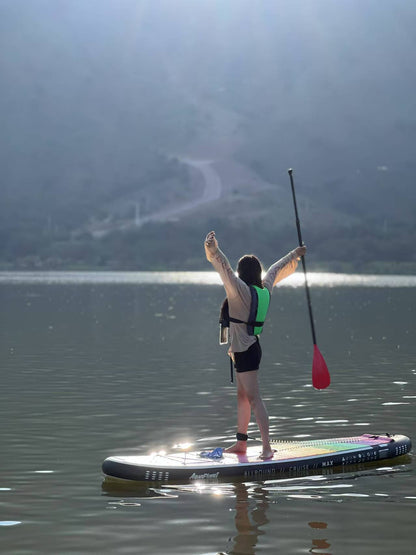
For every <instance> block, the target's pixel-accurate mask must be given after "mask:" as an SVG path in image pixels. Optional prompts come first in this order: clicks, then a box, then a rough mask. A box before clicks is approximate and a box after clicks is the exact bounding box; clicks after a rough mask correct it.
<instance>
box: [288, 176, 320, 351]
mask: <svg viewBox="0 0 416 555" xmlns="http://www.w3.org/2000/svg"><path fill="white" fill-rule="evenodd" d="M288 174H289V177H290V186H291V188H292V197H293V206H294V208H295V217H296V228H297V230H298V239H299V246H300V247H303V245H304V243H303V240H302V231H301V229H300V220H299V213H298V205H297V202H296V194H295V184H294V182H293V170H292V169H289V170H288ZM301 260H302V267H303V273H304V275H305V291H306V299H307V301H308V310H309V320H310V322H311V330H312V340H313V344H314V345H316V333H315V324H314V323H313V314H312V302H311V295H310V292H309V285H308V276H307V273H306V263H305V257H304V256H302V257H301Z"/></svg>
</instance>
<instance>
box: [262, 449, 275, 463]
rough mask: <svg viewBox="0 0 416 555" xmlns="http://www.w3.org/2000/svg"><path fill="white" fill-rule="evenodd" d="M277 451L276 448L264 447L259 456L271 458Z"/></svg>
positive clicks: (264, 458)
mask: <svg viewBox="0 0 416 555" xmlns="http://www.w3.org/2000/svg"><path fill="white" fill-rule="evenodd" d="M275 452H276V450H275V449H263V451H262V452H261V455H260V457H259V458H260V459H263V460H267V459H271V458H273V455H274V453H275Z"/></svg>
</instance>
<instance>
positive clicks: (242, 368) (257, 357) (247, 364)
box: [234, 338, 262, 372]
mask: <svg viewBox="0 0 416 555" xmlns="http://www.w3.org/2000/svg"><path fill="white" fill-rule="evenodd" d="M261 354H262V353H261V347H260V342H259V340H258V338H256V342H255V343H253V345H251V346H250V347H249V348H248V349H247V351H241V352H240V353H234V359H235V361H234V367H235V370H236V372H250V371H251V370H258V369H259V366H260V361H261Z"/></svg>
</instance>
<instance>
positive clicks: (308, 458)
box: [102, 434, 411, 482]
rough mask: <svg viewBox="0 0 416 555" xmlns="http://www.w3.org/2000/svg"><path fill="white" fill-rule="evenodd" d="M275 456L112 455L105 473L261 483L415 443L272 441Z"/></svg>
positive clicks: (253, 451) (386, 439)
mask: <svg viewBox="0 0 416 555" xmlns="http://www.w3.org/2000/svg"><path fill="white" fill-rule="evenodd" d="M272 447H273V448H274V449H275V453H274V455H273V457H272V458H270V459H267V460H262V459H261V458H260V457H259V455H260V451H261V446H260V445H257V446H250V447H248V448H247V453H246V454H245V455H237V454H231V453H224V452H222V449H220V448H217V449H214V451H212V452H202V453H201V452H179V453H166V454H165V453H157V454H152V455H138V456H113V457H108V458H107V459H105V461H104V463H103V465H102V470H103V472H104V474H105V475H106V476H108V477H111V478H117V479H122V480H134V481H139V482H174V481H188V480H191V481H192V480H212V479H214V480H215V479H221V478H233V477H235V478H238V477H240V478H248V479H262V478H263V477H264V478H267V477H270V476H278V475H280V474H285V473H293V472H302V473H306V474H307V473H308V471H314V470H317V469H325V468H331V467H336V466H343V467H344V466H346V465H353V464H360V463H369V462H373V461H379V460H381V459H391V458H393V457H399V456H401V455H405V454H406V453H408V452H409V451H410V449H411V441H410V439H409V438H408V437H406V436H404V435H390V434H384V435H373V434H363V435H361V436H354V437H341V438H333V439H322V440H310V441H278V442H273V443H272Z"/></svg>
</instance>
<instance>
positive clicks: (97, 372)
mask: <svg viewBox="0 0 416 555" xmlns="http://www.w3.org/2000/svg"><path fill="white" fill-rule="evenodd" d="M310 280H311V284H312V286H313V287H312V301H313V306H314V313H315V320H316V324H317V334H318V344H319V347H320V349H321V351H322V353H323V354H324V356H325V359H326V361H327V364H328V367H329V369H330V372H331V376H332V385H331V387H330V388H329V389H327V390H325V391H321V392H318V391H315V390H313V388H312V387H311V385H310V369H311V362H312V348H311V337H310V330H309V327H308V316H307V311H306V305H305V294H304V290H303V287H302V278H301V276H299V275H296V276H293V278H292V279H290V280H287V282H286V283H285V284H284V286H283V284H282V286H280V287H279V288H277V289H276V290H275V294H274V297H273V301H272V303H273V304H272V306H271V309H270V317H269V319H268V322H267V326H266V328H265V331H264V333H263V337H262V346H263V352H264V357H263V363H262V369H261V371H260V372H261V384H262V389H263V392H264V397H265V399H266V403H267V407H268V410H269V413H270V416H271V427H272V435H273V437H275V438H277V439H279V438H282V439H289V438H312V439H318V438H324V437H334V436H337V435H349V434H360V433H365V432H375V433H376V432H393V433H394V432H396V433H403V434H406V435H408V436H410V437H412V438H413V440H414V441H416V425H415V414H416V413H415V405H416V388H415V381H416V341H415V339H416V338H415V321H416V320H415V309H416V278H415V277H411V276H410V277H405V276H393V277H392V276H379V277H376V276H369V277H364V276H341V275H337V276H331V275H330V274H321V275H317V274H316V275H311V278H310ZM222 298H223V291H222V288H221V286H220V285H219V282H218V279H217V277H216V276H215V274H211V273H202V274H201V273H193V274H186V273H175V274H162V273H155V274H150V273H147V274H140V273H128V274H93V273H83V274H74V273H50V274H36V273H33V274H32V273H26V274H21V273H3V274H0V301H1V308H2V310H1V331H0V333H1V335H0V348H1V349H0V353H1V354H0V364H1V368H0V372H1V404H0V418H1V424H2V425H1V447H0V449H1V450H0V552H1V553H8V554H33V553H39V554H49V553H57V554H69V553H77V554H78V553H79V554H81V553H86V554H88V553H108V554H113V553H114V554H119V553H120V554H142V553H143V554H147V555H148V554H156V555H159V554H161V555H164V554H190V555H206V554H209V555H214V554H217V553H230V554H257V553H258V554H260V553H265V554H270V555H272V554H281V555H291V554H301V553H305V554H307V553H321V554H324V553H327V554H333V555H334V554H336V555H343V554H350V553H354V554H355V555H357V554H366V555H367V554H370V555H372V554H374V555H376V554H377V555H384V554H391V553H395V554H400V555H407V554H409V555H410V554H411V553H412V554H413V553H414V542H415V539H416V537H415V526H414V524H415V518H416V478H415V474H414V462H413V460H412V458H411V457H408V458H407V459H405V460H400V461H399V464H394V465H389V466H386V465H385V464H384V465H382V464H380V465H377V466H374V467H371V468H368V467H367V468H358V467H357V468H352V469H349V471H348V472H346V473H344V474H325V475H317V476H311V477H301V476H293V477H287V478H285V479H281V480H267V481H259V482H242V483H239V482H233V483H220V484H205V485H203V484H202V485H198V484H192V485H177V486H174V485H173V486H169V487H167V486H164V487H160V488H150V487H141V488H137V487H136V488H135V487H128V488H124V489H120V487H118V488H117V487H114V486H111V485H110V484H107V483H106V482H103V477H102V475H101V470H100V469H101V463H102V461H103V459H104V458H105V457H107V456H109V455H112V454H116V453H128V454H132V453H143V452H145V453H146V452H149V451H152V450H155V449H161V448H165V449H166V448H169V447H170V446H172V445H174V444H177V443H180V442H186V441H190V442H193V443H194V447H195V449H199V448H201V450H202V448H209V447H216V446H218V445H227V444H228V443H229V442H231V441H232V438H233V436H234V433H235V389H234V386H233V385H232V384H230V382H229V367H228V362H227V359H226V356H225V350H224V347H220V346H219V345H218V329H217V320H218V305H219V304H220V302H221V300H222ZM252 433H253V435H256V434H257V430H256V426H255V425H254V424H253V431H252Z"/></svg>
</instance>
